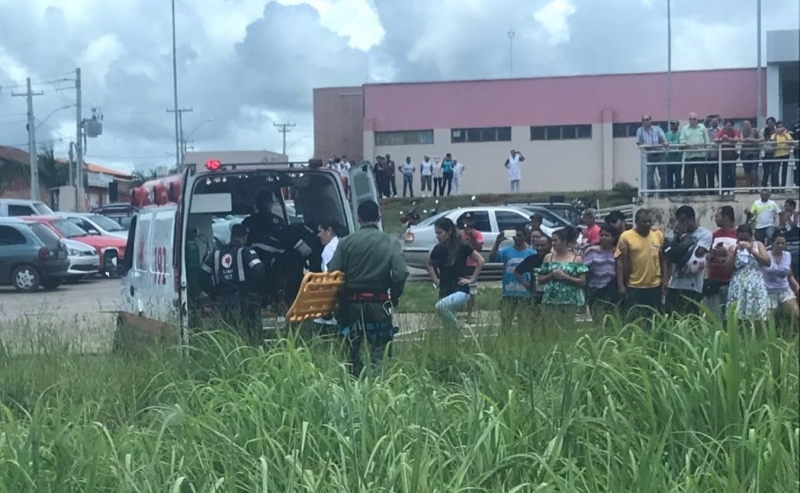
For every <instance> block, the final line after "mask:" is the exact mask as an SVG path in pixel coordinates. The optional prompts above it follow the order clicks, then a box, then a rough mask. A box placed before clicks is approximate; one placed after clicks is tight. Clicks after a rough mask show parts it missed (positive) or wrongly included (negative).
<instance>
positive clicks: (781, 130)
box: [769, 122, 794, 192]
mask: <svg viewBox="0 0 800 493" xmlns="http://www.w3.org/2000/svg"><path fill="white" fill-rule="evenodd" d="M769 140H770V141H771V142H772V144H773V146H774V147H773V153H774V154H773V155H774V156H775V162H774V163H773V165H772V174H773V177H774V178H775V180H774V181H775V182H776V183H777V182H778V179H777V178H778V176H777V175H778V171H780V185H772V186H773V187H776V186H779V187H781V189H780V190H779V191H780V192H783V191H784V189H785V188H786V178H787V177H788V174H789V155H790V154H791V152H792V151H791V149H792V147H794V146H793V145H792V144H793V143H792V134H791V133H789V132H788V131H787V130H786V125H784V124H783V122H776V123H775V133H774V134H772V136H770V139H769Z"/></svg>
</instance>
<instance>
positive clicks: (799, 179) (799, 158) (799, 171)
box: [792, 104, 800, 187]
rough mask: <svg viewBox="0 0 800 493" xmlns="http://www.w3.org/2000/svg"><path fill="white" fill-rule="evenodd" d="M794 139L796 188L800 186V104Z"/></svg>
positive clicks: (799, 105)
mask: <svg viewBox="0 0 800 493" xmlns="http://www.w3.org/2000/svg"><path fill="white" fill-rule="evenodd" d="M792 139H794V141H795V146H794V186H796V187H797V186H800V145H798V144H797V142H798V141H800V104H798V105H797V121H795V122H794V127H792Z"/></svg>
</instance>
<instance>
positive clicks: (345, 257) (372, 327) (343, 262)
mask: <svg viewBox="0 0 800 493" xmlns="http://www.w3.org/2000/svg"><path fill="white" fill-rule="evenodd" d="M378 221H380V209H379V207H378V204H377V203H375V202H374V201H372V200H365V201H363V202H361V204H360V205H359V206H358V222H359V224H360V225H361V228H360V229H359V230H358V231H356V232H354V233H351V234H349V235H347V236H345V237H344V238H342V239H341V240H340V241H339V245H338V246H337V247H336V252H335V253H334V255H333V258H332V259H331V261H330V262H329V263H328V272H334V271H340V272H342V273H344V286H343V287H342V289H341V291H340V293H339V295H340V297H339V299H340V303H339V312H338V314H337V316H336V318H337V319H338V320H339V323H340V325H341V326H342V331H341V333H342V335H343V336H344V337H345V341H346V344H347V348H348V353H349V354H348V360H349V365H350V371H351V373H352V374H353V375H356V376H357V375H359V374H360V373H361V369H362V368H363V363H362V361H361V349H362V346H363V343H364V341H366V342H367V344H368V346H369V355H370V363H371V364H372V366H373V368H375V367H377V366H378V365H379V364H380V361H381V360H382V358H383V354H384V351H386V349H387V347H389V346H390V343H391V342H392V340H393V339H394V335H395V334H396V333H397V330H398V329H397V328H396V327H395V326H394V323H393V320H392V312H393V307H395V306H397V304H398V303H399V300H400V296H402V294H403V289H404V288H405V284H406V279H408V266H407V265H406V262H405V260H404V259H403V255H402V254H401V252H400V244H399V243H398V242H397V240H396V239H395V238H393V237H392V236H390V235H388V234H386V233H384V232H382V231H381V230H379V229H378ZM389 355H391V347H389Z"/></svg>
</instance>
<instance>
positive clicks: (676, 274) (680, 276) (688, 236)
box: [664, 205, 713, 315]
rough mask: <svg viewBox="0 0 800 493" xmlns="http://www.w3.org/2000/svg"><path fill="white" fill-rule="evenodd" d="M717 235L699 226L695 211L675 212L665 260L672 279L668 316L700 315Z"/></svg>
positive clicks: (669, 291)
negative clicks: (707, 261)
mask: <svg viewBox="0 0 800 493" xmlns="http://www.w3.org/2000/svg"><path fill="white" fill-rule="evenodd" d="M712 241H713V235H712V234H711V231H709V230H707V229H706V228H704V227H702V226H698V224H697V216H696V214H695V211H694V208H692V207H691V206H688V205H682V206H680V207H678V210H676V211H675V229H674V230H673V231H671V232H670V233H669V234H668V235H667V236H666V239H665V245H669V246H667V247H666V248H665V251H664V259H665V260H666V265H667V272H666V273H665V276H664V277H665V279H668V289H667V297H666V302H665V308H666V311H667V313H668V314H670V313H677V314H678V315H689V314H695V315H699V314H700V303H701V302H702V301H703V277H704V276H705V267H706V254H707V253H708V252H709V251H711V242H712Z"/></svg>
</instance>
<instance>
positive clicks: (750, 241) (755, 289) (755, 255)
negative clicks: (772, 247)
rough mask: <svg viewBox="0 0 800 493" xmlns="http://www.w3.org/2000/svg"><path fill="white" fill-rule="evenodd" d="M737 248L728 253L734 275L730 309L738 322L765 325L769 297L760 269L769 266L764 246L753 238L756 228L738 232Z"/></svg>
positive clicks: (729, 295) (729, 297) (743, 227)
mask: <svg viewBox="0 0 800 493" xmlns="http://www.w3.org/2000/svg"><path fill="white" fill-rule="evenodd" d="M736 239H737V240H738V241H737V242H736V245H734V246H732V247H730V248H729V249H728V256H727V258H726V260H725V266H726V267H727V269H728V270H729V271H733V275H732V276H731V283H730V287H729V288H728V307H733V308H734V310H735V313H736V318H737V319H739V320H747V321H751V322H756V321H758V322H764V321H766V320H767V315H768V314H769V295H768V294H767V285H766V283H765V282H764V276H763V275H761V267H762V266H768V265H769V264H770V259H769V255H768V254H767V249H766V248H765V247H764V244H763V243H761V242H760V241H755V239H754V238H753V227H752V226H750V225H749V224H742V225H741V226H739V227H738V228H737V229H736Z"/></svg>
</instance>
